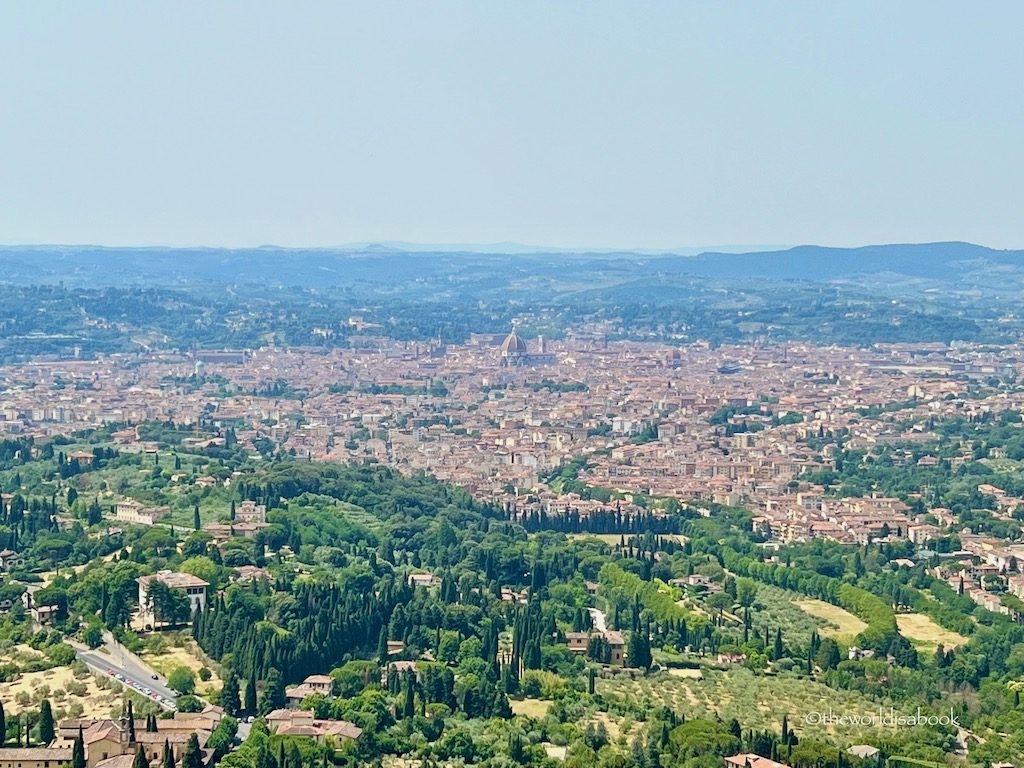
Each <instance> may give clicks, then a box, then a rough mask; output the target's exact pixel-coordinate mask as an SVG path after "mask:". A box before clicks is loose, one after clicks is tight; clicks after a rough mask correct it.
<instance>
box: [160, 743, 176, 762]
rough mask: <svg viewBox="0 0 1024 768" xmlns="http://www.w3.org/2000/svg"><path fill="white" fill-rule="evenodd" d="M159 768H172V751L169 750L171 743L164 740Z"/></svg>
mask: <svg viewBox="0 0 1024 768" xmlns="http://www.w3.org/2000/svg"><path fill="white" fill-rule="evenodd" d="M161 768H174V750H172V749H171V743H170V742H169V741H168V740H167V739H164V756H163V760H162V761H161Z"/></svg>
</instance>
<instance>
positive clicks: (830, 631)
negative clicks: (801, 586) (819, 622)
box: [796, 597, 868, 641]
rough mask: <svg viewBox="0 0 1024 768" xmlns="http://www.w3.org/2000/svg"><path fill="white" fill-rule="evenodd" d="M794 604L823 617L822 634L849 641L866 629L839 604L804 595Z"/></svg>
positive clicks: (813, 614)
mask: <svg viewBox="0 0 1024 768" xmlns="http://www.w3.org/2000/svg"><path fill="white" fill-rule="evenodd" d="M796 605H797V606H799V608H800V609H801V610H803V611H806V612H807V613H809V614H811V615H812V616H817V617H818V618H819V619H824V621H825V626H824V627H823V628H822V629H821V634H823V635H830V636H832V637H835V638H837V639H841V640H846V641H849V640H852V639H853V638H854V637H856V636H857V635H859V634H860V633H861V632H863V631H864V630H865V629H867V626H868V625H867V624H865V623H864V622H863V621H861V620H860V619H858V618H857V617H856V616H854V615H853V614H852V613H850V612H849V611H844V610H843V609H842V608H840V607H839V606H837V605H832V603H826V602H825V601H824V600H813V599H811V598H806V597H805V598H802V599H800V600H798V601H797V602H796Z"/></svg>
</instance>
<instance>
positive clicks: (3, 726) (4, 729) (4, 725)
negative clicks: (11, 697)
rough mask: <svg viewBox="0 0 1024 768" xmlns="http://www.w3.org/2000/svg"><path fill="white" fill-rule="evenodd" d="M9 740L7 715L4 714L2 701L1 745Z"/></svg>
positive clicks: (0, 703)
mask: <svg viewBox="0 0 1024 768" xmlns="http://www.w3.org/2000/svg"><path fill="white" fill-rule="evenodd" d="M5 741H7V716H6V715H5V714H4V703H3V702H2V701H0V747H2V746H3V745H4V742H5Z"/></svg>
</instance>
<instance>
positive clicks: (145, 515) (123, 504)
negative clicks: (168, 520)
mask: <svg viewBox="0 0 1024 768" xmlns="http://www.w3.org/2000/svg"><path fill="white" fill-rule="evenodd" d="M170 511H171V510H170V507H147V506H145V505H144V504H140V503H139V502H137V501H136V500H135V499H124V500H123V501H119V502H117V504H115V505H114V517H115V518H116V519H118V520H120V521H121V522H124V523H134V524H135V525H153V523H155V522H156V521H157V520H159V519H160V518H162V517H164V516H165V515H166V514H167V513H168V512H170Z"/></svg>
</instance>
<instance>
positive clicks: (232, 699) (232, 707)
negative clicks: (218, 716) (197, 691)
mask: <svg viewBox="0 0 1024 768" xmlns="http://www.w3.org/2000/svg"><path fill="white" fill-rule="evenodd" d="M220 703H221V705H222V706H223V707H224V711H225V712H227V713H228V714H229V715H231V716H232V717H237V716H238V711H239V710H240V709H241V708H242V702H241V701H240V700H239V696H238V675H236V674H235V673H234V670H232V671H231V672H229V673H228V678H227V680H225V681H224V688H223V689H222V690H221V692H220Z"/></svg>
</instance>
